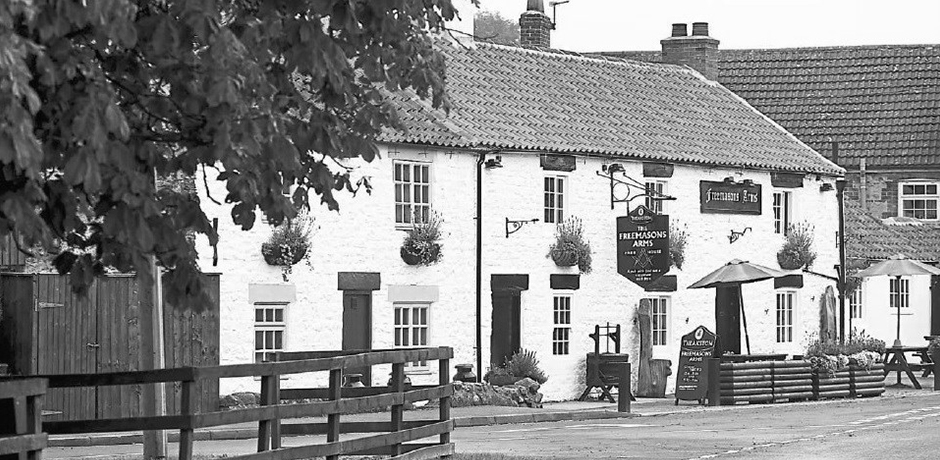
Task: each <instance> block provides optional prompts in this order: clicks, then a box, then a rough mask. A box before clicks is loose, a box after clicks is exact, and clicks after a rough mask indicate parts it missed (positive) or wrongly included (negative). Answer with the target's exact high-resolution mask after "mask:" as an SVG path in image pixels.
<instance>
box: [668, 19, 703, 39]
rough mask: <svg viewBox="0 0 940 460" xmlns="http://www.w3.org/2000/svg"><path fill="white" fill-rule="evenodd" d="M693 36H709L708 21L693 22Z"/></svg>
mask: <svg viewBox="0 0 940 460" xmlns="http://www.w3.org/2000/svg"><path fill="white" fill-rule="evenodd" d="M673 27H675V26H673ZM692 36H693V37H707V36H708V23H707V22H693V23H692Z"/></svg>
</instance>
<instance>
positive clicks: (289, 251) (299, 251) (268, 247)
mask: <svg viewBox="0 0 940 460" xmlns="http://www.w3.org/2000/svg"><path fill="white" fill-rule="evenodd" d="M261 255H262V256H264V261H265V262H267V264H268V265H275V266H282V265H296V264H297V263H299V262H300V261H301V260H304V257H305V256H306V255H307V247H306V246H304V245H294V246H287V245H276V244H273V243H262V244H261Z"/></svg>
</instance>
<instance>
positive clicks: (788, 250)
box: [777, 223, 816, 270]
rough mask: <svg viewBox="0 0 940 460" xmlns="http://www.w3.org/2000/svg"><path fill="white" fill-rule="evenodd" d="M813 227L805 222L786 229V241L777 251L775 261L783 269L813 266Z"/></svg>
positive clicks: (814, 252) (814, 257)
mask: <svg viewBox="0 0 940 460" xmlns="http://www.w3.org/2000/svg"><path fill="white" fill-rule="evenodd" d="M813 231H814V227H813V226H812V225H809V224H807V223H802V224H797V225H791V226H790V227H789V228H788V230H787V241H786V242H785V243H783V247H782V248H781V249H780V251H779V252H778V253H777V263H778V264H780V268H783V269H785V270H795V269H797V268H801V267H806V268H810V267H812V266H813V262H814V261H815V260H816V251H814V250H813Z"/></svg>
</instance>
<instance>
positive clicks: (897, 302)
mask: <svg viewBox="0 0 940 460" xmlns="http://www.w3.org/2000/svg"><path fill="white" fill-rule="evenodd" d="M895 279H897V280H898V290H897V299H896V300H895V302H894V306H895V307H897V309H898V331H897V338H896V339H894V346H896V347H900V346H901V275H897V276H896V277H895ZM898 375H899V376H900V374H898Z"/></svg>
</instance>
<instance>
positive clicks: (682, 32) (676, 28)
mask: <svg viewBox="0 0 940 460" xmlns="http://www.w3.org/2000/svg"><path fill="white" fill-rule="evenodd" d="M686 35H689V28H688V25H686V24H673V25H672V36H673V37H685V36H686Z"/></svg>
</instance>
